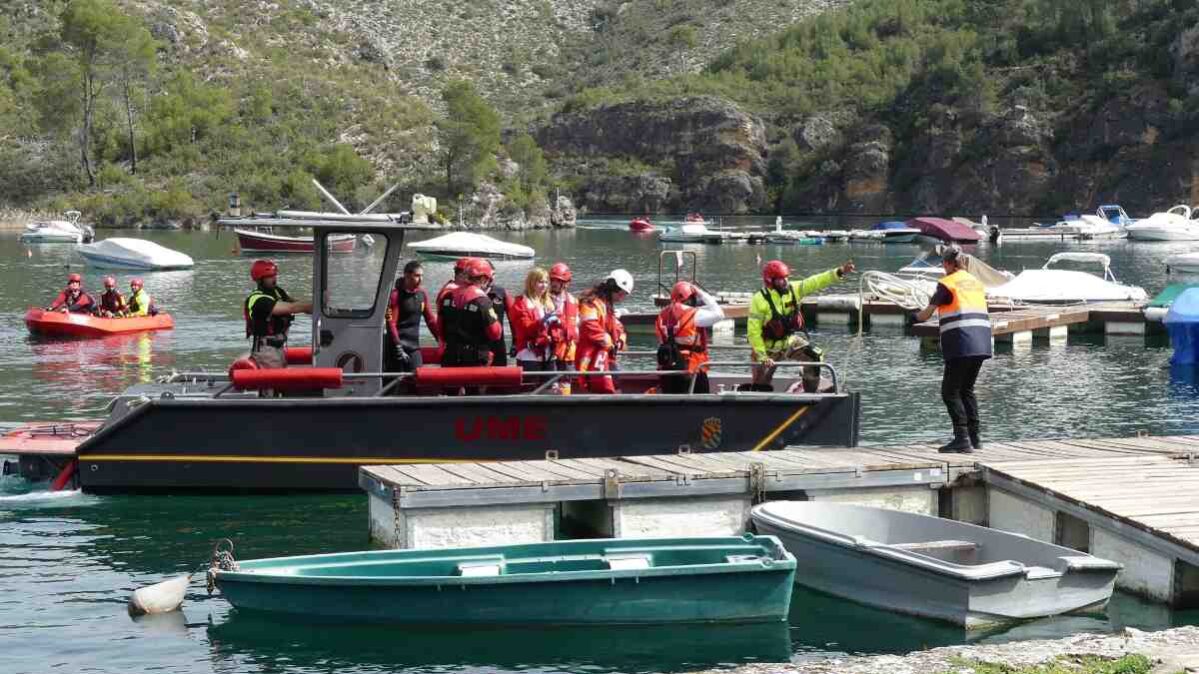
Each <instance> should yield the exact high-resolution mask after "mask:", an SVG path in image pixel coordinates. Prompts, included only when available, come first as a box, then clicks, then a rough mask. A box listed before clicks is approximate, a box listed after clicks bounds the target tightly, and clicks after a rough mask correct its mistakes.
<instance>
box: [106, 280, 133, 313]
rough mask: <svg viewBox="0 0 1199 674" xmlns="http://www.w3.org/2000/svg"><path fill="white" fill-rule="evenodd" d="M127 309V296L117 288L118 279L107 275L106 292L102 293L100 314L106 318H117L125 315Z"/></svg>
mask: <svg viewBox="0 0 1199 674" xmlns="http://www.w3.org/2000/svg"><path fill="white" fill-rule="evenodd" d="M126 311H127V308H126V306H125V297H124V295H122V294H121V291H119V290H117V280H116V279H115V278H113V277H111V276H105V277H104V293H103V294H102V295H100V315H101V316H103V317H104V318H116V317H118V316H124V315H125V312H126Z"/></svg>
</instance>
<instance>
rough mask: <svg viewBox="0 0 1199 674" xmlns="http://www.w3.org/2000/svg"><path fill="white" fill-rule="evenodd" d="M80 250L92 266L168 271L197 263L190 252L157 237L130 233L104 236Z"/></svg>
mask: <svg viewBox="0 0 1199 674" xmlns="http://www.w3.org/2000/svg"><path fill="white" fill-rule="evenodd" d="M76 250H77V251H78V252H79V255H80V257H82V258H83V259H85V260H87V261H88V263H89V264H91V265H92V266H95V267H101V268H106V269H134V270H138V271H166V270H170V269H191V268H192V267H194V266H195V264H196V263H195V261H194V260H192V258H191V256H190V255H186V254H184V253H180V252H179V251H177V250H171V249H170V248H167V247H166V246H161V245H159V244H157V243H154V242H153V241H146V240H144V239H133V238H128V237H114V238H111V239H104V240H103V241H97V242H95V243H89V244H86V245H83V246H80V247H79V248H77V249H76Z"/></svg>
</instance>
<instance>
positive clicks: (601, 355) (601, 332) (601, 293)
mask: <svg viewBox="0 0 1199 674" xmlns="http://www.w3.org/2000/svg"><path fill="white" fill-rule="evenodd" d="M632 292H633V275H632V274H630V273H629V272H628V271H626V270H624V269H613V270H612V273H610V274H608V276H607V278H605V279H604V280H603V281H602V282H600V283H599V284H597V285H596V286H595V287H593V288H591V289H590V290H588V291H587V292H585V293H583V294H582V295H581V296H580V297H579V347H578V351H577V353H576V355H575V364H576V367H577V368H578V370H579V371H580V372H590V371H604V372H610V371H612V370H613V369H614V366H615V364H616V354H617V353H618V352H620V351H622V350H623V349H624V348H625V342H626V335H625V331H624V326H623V325H621V323H620V319H618V318H617V317H616V304H617V303H619V302H621V301H623V300H624V298H626V297H628V296H629V294H630V293H632ZM580 379H581V381H580V382H579V386H580V388H581V389H582V390H583V391H586V392H589V393H616V385H615V384H614V383H613V381H612V377H581V378H580Z"/></svg>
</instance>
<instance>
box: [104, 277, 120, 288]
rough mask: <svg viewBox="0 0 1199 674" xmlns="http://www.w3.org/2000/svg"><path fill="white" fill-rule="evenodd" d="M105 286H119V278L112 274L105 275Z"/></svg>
mask: <svg viewBox="0 0 1199 674" xmlns="http://www.w3.org/2000/svg"><path fill="white" fill-rule="evenodd" d="M104 287H105V288H115V287H117V280H116V279H115V278H113V277H111V276H105V277H104Z"/></svg>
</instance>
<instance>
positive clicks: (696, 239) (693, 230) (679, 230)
mask: <svg viewBox="0 0 1199 674" xmlns="http://www.w3.org/2000/svg"><path fill="white" fill-rule="evenodd" d="M658 240H659V241H662V242H664V243H723V242H724V235H722V234H721V233H720V232H714V231H712V230H710V229H708V226H707V225H705V224H703V223H699V222H687V223H683V225H682V226H681V227H671V228H670V229H667V230H665V231H663V232H660V233H659V234H658Z"/></svg>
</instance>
